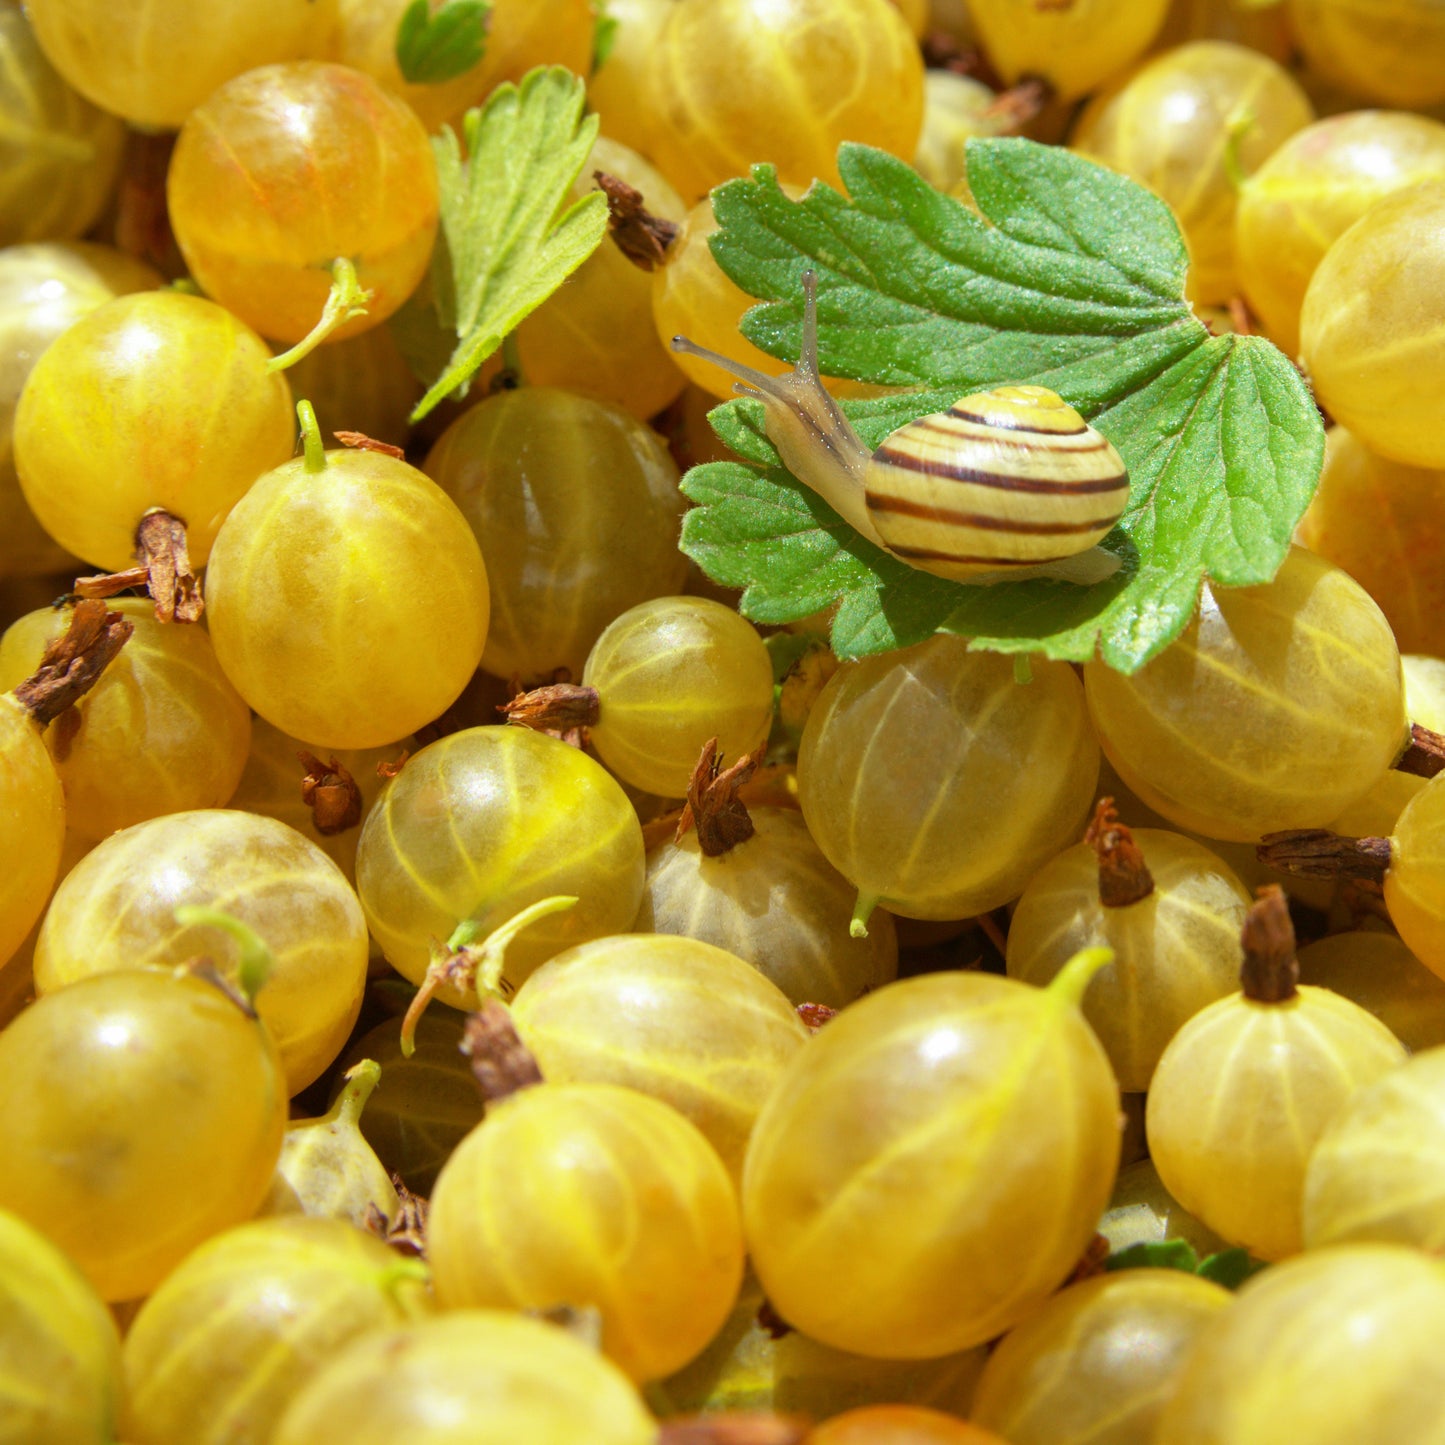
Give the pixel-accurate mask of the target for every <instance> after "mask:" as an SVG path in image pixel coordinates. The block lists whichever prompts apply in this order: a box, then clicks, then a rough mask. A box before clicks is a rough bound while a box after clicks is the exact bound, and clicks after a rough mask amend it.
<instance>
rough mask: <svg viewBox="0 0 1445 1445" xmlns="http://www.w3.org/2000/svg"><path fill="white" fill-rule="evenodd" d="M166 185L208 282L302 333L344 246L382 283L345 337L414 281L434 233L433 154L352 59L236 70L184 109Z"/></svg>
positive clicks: (317, 315)
mask: <svg viewBox="0 0 1445 1445" xmlns="http://www.w3.org/2000/svg"><path fill="white" fill-rule="evenodd" d="M166 198H167V201H168V204H169V210H170V217H171V224H172V227H173V229H174V231H175V236H176V242H177V244H178V245H179V246H180V248H181V254H182V255H183V256H184V257H185V258H186V264H187V266H188V267H189V268H190V271H191V274H192V275H193V276H194V277H195V278H196V280H197V282H199V284H200V285H201V287H202V289H203V290H204V291H205V292H206V293H207V294H208V295H209V296H211V297H213V298H214V299H215V300H217V301H219V302H220V303H221V304H222V305H223V306H226V307H227V308H229V309H230V310H231V311H233V312H235V314H236V315H237V316H239V317H241V319H242V320H243V321H245V322H246V323H247V324H248V325H250V326H254V327H255V328H256V330H257V331H259V332H261V333H262V335H264V336H269V337H273V338H275V339H276V340H279V341H288V342H294V341H300V340H301V338H302V337H303V336H305V335H306V334H307V333H308V332H309V331H310V330H311V329H312V328H313V327H314V326H315V325H316V323H317V322H318V321H319V320H320V319H321V311H322V308H323V306H324V305H325V304H326V296H327V292H328V291H329V290H330V288H331V282H332V275H331V265H332V262H333V261H335V260H336V259H337V257H341V256H344V257H346V258H347V259H348V260H350V261H351V262H352V263H353V264H354V265H355V267H356V278H357V281H358V282H359V283H360V285H361V286H362V287H363V288H364V289H366V290H368V291H370V292H371V293H372V295H371V300H370V301H368V302H367V310H366V315H365V316H359V317H355V318H353V319H352V320H350V321H348V322H346V323H345V325H343V326H340V327H338V328H337V329H336V330H335V331H334V332H332V338H333V339H337V340H339V339H340V338H342V337H345V336H351V335H355V334H356V333H357V332H359V331H365V330H368V329H369V328H371V327H373V326H376V325H377V324H378V323H380V322H382V321H385V320H386V318H387V317H388V316H390V315H391V314H392V313H393V312H394V311H396V310H397V308H398V307H400V305H401V304H402V302H403V301H405V300H406V299H407V297H408V296H410V295H411V293H412V292H413V291H414V290H415V289H416V286H417V283H418V282H419V281H420V280H421V278H422V275H423V273H424V272H425V271H426V267H427V263H428V261H429V260H430V258H431V250H432V242H433V241H434V240H435V239H436V231H437V218H438V214H439V212H438V205H439V202H438V190H437V176H436V163H435V161H434V160H433V158H432V153H431V147H430V145H429V144H428V143H427V138H426V131H425V129H424V128H423V127H422V125H421V122H420V121H418V120H417V118H416V116H415V115H414V114H413V112H412V110H411V108H410V107H409V106H407V105H406V104H404V103H403V102H402V101H400V100H398V99H396V97H395V96H392V95H388V94H387V92H386V91H384V90H383V89H382V88H381V87H380V86H379V85H378V84H377V83H376V82H375V81H374V80H372V79H371V77H370V76H368V75H364V74H362V73H361V72H360V71H358V70H351V69H350V68H348V67H347V66H344V65H327V64H323V63H321V62H319V61H296V62H293V63H291V64H285V65H269V66H262V67H260V68H259V69H256V70H248V71H247V72H246V73H245V74H244V75H238V76H237V77H236V78H235V79H234V80H230V81H227V82H226V84H225V85H223V86H221V88H220V89H219V90H217V91H216V92H215V94H214V95H212V96H210V97H209V98H208V99H207V100H206V101H204V102H203V103H202V104H201V105H199V106H197V107H196V109H195V110H193V111H192V112H191V114H190V115H189V116H188V117H187V118H186V123H185V125H183V126H182V127H181V133H180V137H179V139H178V140H177V141H176V148H175V151H174V153H173V154H172V156H171V165H170V171H169V173H168V175H167V179H166Z"/></svg>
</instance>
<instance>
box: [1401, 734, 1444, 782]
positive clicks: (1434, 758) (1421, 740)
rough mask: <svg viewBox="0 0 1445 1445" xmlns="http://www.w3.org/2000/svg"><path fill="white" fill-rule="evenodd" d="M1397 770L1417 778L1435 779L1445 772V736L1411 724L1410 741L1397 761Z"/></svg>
mask: <svg viewBox="0 0 1445 1445" xmlns="http://www.w3.org/2000/svg"><path fill="white" fill-rule="evenodd" d="M1395 770H1396V771H1397V772H1401V773H1413V774H1414V776H1415V777H1417V778H1433V777H1436V776H1437V775H1438V774H1440V773H1442V772H1445V734H1442V733H1437V732H1431V730H1430V729H1429V728H1427V727H1422V726H1421V725H1420V724H1419V723H1411V724H1410V741H1409V742H1408V743H1406V744H1405V751H1404V752H1403V753H1401V754H1400V756H1399V757H1398V758H1396V759H1395Z"/></svg>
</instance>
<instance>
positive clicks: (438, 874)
mask: <svg viewBox="0 0 1445 1445" xmlns="http://www.w3.org/2000/svg"><path fill="white" fill-rule="evenodd" d="M643 872H644V865H643V848H642V828H641V825H640V824H639V823H638V821H637V814H636V813H635V812H634V811H633V808H632V804H631V803H629V802H628V801H627V795H626V794H625V793H624V792H623V791H622V789H621V788H620V787H619V786H618V785H617V783H616V782H615V781H614V780H613V779H612V778H611V777H610V776H609V775H608V773H607V770H606V769H605V768H603V767H602V766H601V765H600V764H598V763H596V762H594V761H593V760H592V759H591V758H589V757H587V756H586V755H585V754H583V753H581V752H579V751H578V750H577V749H576V748H572V747H569V746H568V745H567V744H566V743H564V742H559V741H558V740H557V739H555V738H549V737H543V736H542V735H541V734H540V733H534V732H531V731H529V730H527V729H525V728H513V727H486V728H468V729H466V730H465V731H463V732H459V733H452V734H451V736H450V737H444V738H441V739H440V740H439V741H437V742H434V743H432V744H431V745H430V746H429V747H425V748H423V749H422V750H421V751H420V752H419V753H417V754H416V755H415V756H414V757H411V758H409V759H408V760H407V763H406V766H405V767H404V768H403V769H402V770H401V772H400V773H399V774H397V776H396V777H395V778H393V779H392V781H391V783H390V784H389V785H388V786H387V787H386V788H385V789H384V790H383V791H382V794H381V797H380V798H379V799H378V800H377V803H376V806H375V807H374V808H373V809H372V811H371V814H370V816H369V817H368V818H367V820H366V826H365V827H364V828H363V829H362V833H361V841H360V843H359V844H358V845H357V850H356V884H357V891H358V893H359V894H360V895H361V903H362V907H363V908H364V909H365V910H366V920H367V923H368V925H369V926H370V928H371V931H372V936H373V937H374V938H375V939H376V941H377V942H378V943H379V944H380V945H381V948H382V951H383V952H384V953H385V954H386V957H387V959H388V960H389V962H390V963H391V964H392V966H393V967H394V968H395V969H396V970H397V971H398V972H399V973H401V974H403V975H404V976H405V977H407V978H409V979H410V980H411V981H412V982H413V983H420V982H421V981H422V979H423V978H424V977H425V975H426V969H427V964H428V963H429V962H430V957H431V942H432V940H433V939H441V940H445V939H447V938H450V937H451V935H452V933H453V932H454V930H455V929H456V927H457V925H458V924H460V923H462V922H463V921H467V920H470V921H471V922H472V923H473V924H474V936H475V938H476V939H477V940H480V939H482V938H484V937H485V936H486V935H487V934H489V933H491V932H492V931H493V930H494V929H496V928H500V927H501V925H502V924H504V923H506V922H507V921H508V920H509V919H510V918H512V917H513V916H514V915H515V914H517V913H519V912H520V911H521V910H522V909H523V908H526V907H528V906H530V905H531V904H533V903H537V902H540V901H541V900H542V899H544V898H550V897H553V896H559V895H571V896H575V897H576V898H577V899H578V902H577V903H576V905H575V906H574V907H572V908H570V909H567V910H566V911H565V912H561V913H553V914H550V915H549V916H547V917H545V918H540V919H538V920H537V921H536V922H534V923H532V924H531V925H529V926H528V927H527V928H526V929H525V930H523V931H522V932H521V933H519V934H518V935H517V936H516V938H514V939H513V940H512V942H511V943H510V944H509V945H508V947H507V955H506V963H507V967H506V975H505V977H506V980H507V982H508V984H509V985H510V986H512V987H516V986H518V985H520V984H521V982H522V981H523V980H524V979H525V978H526V977H527V975H528V974H529V973H531V972H532V970H533V969H535V968H536V967H537V966H538V965H539V964H541V963H543V962H545V961H546V960H547V959H549V958H551V957H552V956H553V955H554V954H558V953H561V952H562V950H563V949H565V948H571V947H572V946H573V945H574V944H578V943H585V942H586V941H587V940H588V939H591V938H602V937H605V936H606V935H607V934H611V933H619V932H621V931H622V930H624V929H626V928H627V927H628V926H629V925H630V924H631V922H632V920H633V918H635V917H636V916H637V904H638V900H639V899H640V898H641V896H642V879H643ZM437 996H438V997H439V998H441V999H443V1000H445V1001H446V1002H447V1003H451V1004H453V1005H454V1006H456V1007H464V1008H475V1007H476V995H475V994H474V993H462V992H460V991H459V990H457V989H456V988H454V987H453V986H452V985H450V984H444V985H443V986H442V987H441V989H439V990H438V994H437Z"/></svg>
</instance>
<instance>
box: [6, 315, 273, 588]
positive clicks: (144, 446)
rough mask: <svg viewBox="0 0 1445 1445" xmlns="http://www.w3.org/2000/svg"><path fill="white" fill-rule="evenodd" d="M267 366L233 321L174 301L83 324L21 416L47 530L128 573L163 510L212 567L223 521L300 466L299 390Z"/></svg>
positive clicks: (18, 435) (260, 347)
mask: <svg viewBox="0 0 1445 1445" xmlns="http://www.w3.org/2000/svg"><path fill="white" fill-rule="evenodd" d="M270 357H271V353H270V350H269V349H268V348H267V346H266V343H265V342H264V341H262V340H261V338H260V337H259V336H257V335H256V333H255V332H254V331H252V330H251V329H250V328H249V327H248V326H246V325H245V324H244V323H243V322H241V321H238V320H237V319H236V318H235V317H234V316H232V315H231V313H230V312H229V311H226V310H225V309H224V308H222V307H220V306H217V305H216V304H215V302H213V301H207V300H204V299H203V298H202V297H199V296H187V295H183V294H182V293H181V292H178V291H143V292H139V293H136V294H134V295H129V296H121V297H118V298H117V299H116V300H114V301H110V302H107V303H106V304H105V305H104V306H101V307H98V308H97V309H96V310H94V311H92V312H91V313H90V314H89V315H88V316H83V317H82V318H81V319H80V320H79V321H77V322H76V323H75V324H74V325H73V326H71V327H70V328H69V329H68V330H67V331H66V332H65V333H64V334H63V335H62V336H60V337H58V338H57V339H56V340H54V341H52V342H51V344H50V345H49V346H48V347H47V348H46V350H45V352H44V354H43V355H42V356H41V358H40V360H39V361H37V362H36V363H35V367H34V370H32V371H31V373H30V376H29V378H28V379H27V380H26V383H25V389H24V390H23V391H22V392H21V393H20V402H19V405H18V407H17V408H16V412H15V433H14V445H15V468H16V471H17V472H18V473H19V475H20V487H21V490H22V491H23V492H24V493H25V500H26V501H27V502H28V503H29V504H30V508H31V510H32V511H33V512H34V513H35V515H36V517H37V518H38V519H39V521H40V524H41V525H42V526H43V527H44V528H45V530H46V531H47V532H49V533H50V535H51V536H52V537H54V538H55V540H56V541H57V542H59V543H60V544H61V546H63V547H66V548H68V549H69V550H70V551H72V552H74V553H75V554H76V555H77V556H78V557H82V558H84V559H85V561H87V562H90V563H92V564H93V565H95V566H97V567H103V568H105V569H106V570H108V571H120V570H122V569H123V568H126V567H130V566H132V565H134V562H135V556H134V553H135V531H136V527H137V526H138V525H139V523H140V520H141V518H142V517H143V516H144V515H145V514H146V513H147V512H149V511H151V510H152V509H154V508H156V507H161V508H164V509H165V510H166V511H168V512H171V513H173V514H174V515H175V516H177V517H179V518H180V519H181V520H182V521H183V522H185V524H186V537H187V542H188V546H189V549H190V558H191V562H192V564H193V565H200V564H201V563H203V562H205V560H206V557H207V555H208V554H209V552H210V550H211V544H212V542H213V541H214V540H215V536H216V533H217V532H218V531H219V530H220V527H221V523H222V522H223V521H224V520H225V518H226V514H227V513H228V512H229V511H230V510H231V508H232V507H233V506H235V504H236V503H237V502H238V501H239V500H240V499H241V497H242V495H243V494H244V493H245V492H246V490H247V488H248V487H250V486H251V484H252V483H253V482H254V481H255V480H256V478H257V477H259V476H260V475H261V474H262V473H263V472H264V471H266V470H267V469H268V468H269V467H274V466H277V465H279V464H280V463H281V462H284V461H285V460H286V458H287V457H289V456H290V455H291V452H292V447H293V444H294V442H295V437H296V417H295V413H294V412H293V411H292V409H291V389H290V387H289V386H288V385H287V383H286V378H285V377H284V376H280V375H273V374H270V373H268V372H267V370H266V363H267V361H269V360H270Z"/></svg>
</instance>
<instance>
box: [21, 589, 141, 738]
mask: <svg viewBox="0 0 1445 1445" xmlns="http://www.w3.org/2000/svg"><path fill="white" fill-rule="evenodd" d="M134 631H135V623H134V622H132V621H131V620H130V619H129V618H128V617H122V616H121V615H120V613H119V612H111V611H109V610H108V609H107V607H106V605H105V603H103V602H96V601H85V602H78V603H76V605H75V609H74V611H73V612H72V614H71V618H70V626H69V627H68V628H67V629H66V631H65V635H64V636H63V637H57V638H56V639H55V641H54V642H52V643H51V644H50V646H49V647H47V648H46V649H45V652H44V654H43V655H42V657H41V659H40V666H39V667H38V668H37V669H36V670H35V673H34V675H33V676H31V677H28V678H26V680H25V681H24V682H22V683H21V684H20V685H19V687H17V688H16V689H15V699H16V701H17V702H18V703H19V704H20V705H21V706H22V707H23V708H24V709H25V710H26V712H28V713H29V714H30V716H31V717H33V718H34V719H35V721H36V722H37V723H39V724H40V726H41V727H46V726H48V725H49V724H50V723H52V722H54V721H55V720H56V719H57V718H61V717H63V716H64V715H66V714H67V713H69V710H70V709H71V708H72V707H74V706H75V704H76V703H77V702H79V701H80V699H81V698H83V697H84V696H85V694H86V693H88V692H89V691H90V689H91V688H92V687H94V686H95V684H96V683H97V682H98V681H99V679H100V675H101V673H103V672H104V671H105V669H106V668H107V667H108V666H109V665H110V662H111V660H112V659H113V658H114V657H115V655H116V653H118V652H119V651H120V650H121V648H122V647H124V646H125V644H126V639H127V638H129V637H130V635H131V633H133V632H134ZM61 726H62V727H63V726H64V724H63V723H62V724H61Z"/></svg>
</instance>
